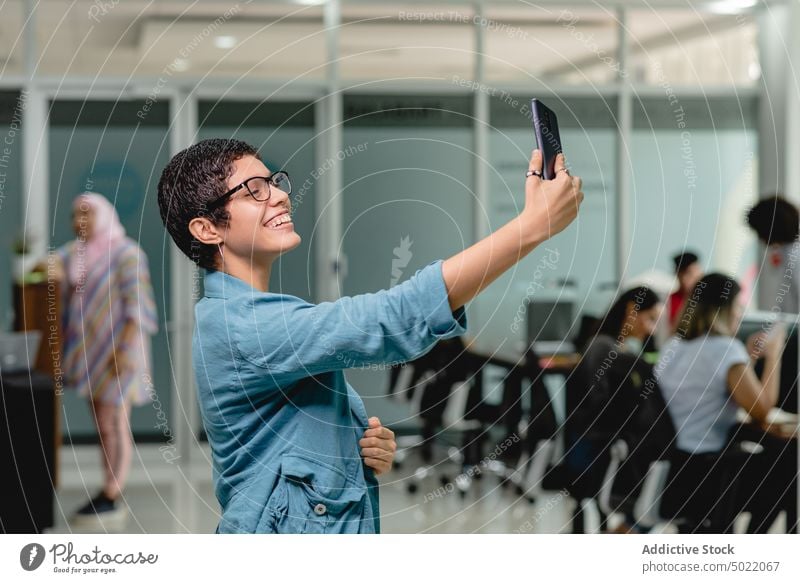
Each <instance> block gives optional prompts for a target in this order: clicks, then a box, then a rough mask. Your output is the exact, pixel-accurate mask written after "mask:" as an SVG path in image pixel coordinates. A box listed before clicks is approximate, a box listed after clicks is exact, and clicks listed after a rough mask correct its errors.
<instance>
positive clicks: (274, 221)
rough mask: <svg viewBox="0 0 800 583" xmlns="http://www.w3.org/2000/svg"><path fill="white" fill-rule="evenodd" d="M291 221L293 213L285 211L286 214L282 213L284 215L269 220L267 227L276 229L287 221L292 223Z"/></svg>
mask: <svg viewBox="0 0 800 583" xmlns="http://www.w3.org/2000/svg"><path fill="white" fill-rule="evenodd" d="M291 222H292V217H291V215H289V213H284V214H282V215H280V216H278V217H275V218H274V219H272V220H271V221H270V222H268V223H267V227H268V228H270V229H274V228H276V227H280V226H281V225H283V224H285V223H291Z"/></svg>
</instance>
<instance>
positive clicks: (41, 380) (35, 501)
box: [0, 372, 56, 534]
mask: <svg viewBox="0 0 800 583" xmlns="http://www.w3.org/2000/svg"><path fill="white" fill-rule="evenodd" d="M53 392H54V388H53V381H52V379H51V378H50V377H49V376H48V375H45V374H41V373H37V372H33V373H30V374H29V373H22V374H9V375H2V376H0V393H1V394H2V411H1V412H0V468H3V470H4V471H3V479H2V488H0V532H3V533H6V534H11V533H33V534H38V533H41V532H42V531H43V530H44V529H45V528H48V527H50V526H53V494H54V491H55V488H54V484H53V480H54V475H55V473H54V470H55V455H54V454H55V451H54V439H53V429H54V427H55V423H54V419H55V414H56V411H55V406H54V400H53Z"/></svg>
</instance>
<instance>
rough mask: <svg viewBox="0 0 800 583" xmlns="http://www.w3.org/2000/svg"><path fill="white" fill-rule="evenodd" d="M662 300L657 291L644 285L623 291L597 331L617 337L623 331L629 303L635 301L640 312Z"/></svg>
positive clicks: (600, 333) (634, 303)
mask: <svg viewBox="0 0 800 583" xmlns="http://www.w3.org/2000/svg"><path fill="white" fill-rule="evenodd" d="M660 301H661V299H660V298H659V297H658V294H657V293H656V292H654V291H653V290H651V289H650V288H649V287H645V286H643V285H640V286H638V287H634V288H631V289H629V290H628V291H626V292H623V293H622V294H621V295H620V296H619V297H618V298H617V299H616V301H615V302H614V303H613V304H612V305H611V308H610V309H609V310H608V313H607V314H606V317H605V318H604V319H603V321H602V322H601V323H600V328H599V330H598V332H597V333H598V334H599V335H604V336H611V337H612V338H617V337H618V336H619V335H620V333H621V332H622V326H623V325H624V324H625V315H626V313H627V311H628V303H630V302H633V305H634V306H636V308H635V309H636V310H637V312H639V311H642V310H649V309H650V308H652V307H653V306H655V305H656V304H657V303H659V302H660Z"/></svg>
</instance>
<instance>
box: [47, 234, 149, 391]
mask: <svg viewBox="0 0 800 583" xmlns="http://www.w3.org/2000/svg"><path fill="white" fill-rule="evenodd" d="M75 249H76V245H75V242H74V241H72V242H70V243H67V244H66V245H63V246H61V247H59V248H58V249H57V250H56V254H57V255H58V256H59V257H60V258H61V260H62V262H63V265H64V268H65V271H66V272H69V262H70V261H72V260H75V257H74V254H75ZM81 283H82V284H83V285H82V288H81V286H80V285H78V286H75V285H73V284H71V283H70V282H69V281H68V280H65V281H64V282H62V285H63V286H64V290H63V310H62V312H63V336H64V338H63V347H62V348H63V349H62V369H63V371H64V378H65V380H66V384H67V385H68V386H70V387H72V388H74V389H77V390H78V391H79V394H80V395H84V396H91V398H92V399H93V400H99V401H101V402H104V403H114V404H117V405H119V404H122V402H123V399H124V400H125V401H127V402H128V403H129V404H132V405H144V404H146V403H149V402H150V401H151V400H152V393H153V390H154V389H153V383H152V374H151V350H150V336H151V335H152V334H155V333H156V332H157V331H158V322H157V316H156V309H155V301H154V299H153V288H152V285H151V283H150V271H149V269H148V265H147V256H146V255H145V254H144V252H143V251H142V249H141V248H140V247H139V245H138V244H137V243H136V241H134V240H132V239H130V238H128V237H126V238H125V239H124V241H123V242H122V243H121V244H120V245H118V246H117V247H116V248H115V249H113V250H112V251H111V255H110V257H109V256H108V255H106V256H105V257H104V258H103V261H99V262H97V263H96V264H95V265H90V266H88V267H87V272H86V277H85V281H83V282H81ZM129 319H132V320H134V321H136V322H137V324H138V326H137V328H138V330H139V334H138V336H137V337H136V339H135V340H134V341H133V342H132V343H131V344H130V345H127V346H122V345H120V342H121V339H122V330H123V327H124V325H125V322H126V321H127V320H129ZM115 349H116V351H117V352H116V354H120V351H125V352H126V354H127V360H128V363H129V365H130V366H129V368H128V369H127V370H126V371H125V372H124V373H123V374H122V375H121V376H120V377H119V378H118V377H117V376H116V375H115V374H114V372H113V367H112V366H110V364H111V363H113V360H112V358H113V354H114V352H113V351H114V350H115Z"/></svg>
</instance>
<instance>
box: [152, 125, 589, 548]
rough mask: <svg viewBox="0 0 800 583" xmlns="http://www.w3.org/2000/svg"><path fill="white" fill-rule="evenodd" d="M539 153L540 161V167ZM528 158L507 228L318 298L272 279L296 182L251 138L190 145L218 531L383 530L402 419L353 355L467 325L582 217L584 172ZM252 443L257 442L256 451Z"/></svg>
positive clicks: (200, 345)
mask: <svg viewBox="0 0 800 583" xmlns="http://www.w3.org/2000/svg"><path fill="white" fill-rule="evenodd" d="M541 168H542V157H541V155H540V153H539V152H538V151H535V152H534V153H533V156H532V157H531V161H530V164H529V168H528V170H536V171H541ZM556 168H557V171H559V172H558V177H557V178H556V179H554V180H550V181H543V180H541V179H540V178H539V177H538V176H539V175H538V174H536V173H529V174H530V176H529V177H528V179H527V181H526V203H525V209H524V210H523V212H522V213H521V214H520V215H519V216H518V217H517V218H516V219H514V220H512V221H510V222H509V223H508V224H507V225H505V226H504V227H502V228H500V229H498V230H497V231H496V232H495V233H494V234H493V235H491V236H489V237H487V238H486V239H484V240H482V241H480V242H479V243H477V244H475V245H473V246H472V247H470V248H468V249H466V250H465V251H463V252H462V253H459V254H458V255H455V256H454V257H451V258H450V259H448V260H447V261H434V262H433V263H430V264H429V265H428V266H427V267H425V268H423V269H421V270H420V271H418V272H417V273H416V274H415V275H414V276H413V277H411V278H410V279H408V280H407V281H405V282H403V283H401V284H399V285H396V286H394V287H392V288H391V289H389V290H383V291H380V292H378V293H373V294H363V295H358V296H353V297H343V298H341V299H339V300H338V301H335V302H325V303H321V304H311V303H308V302H306V301H303V300H301V299H300V298H298V297H295V296H290V295H286V294H281V293H270V292H269V290H268V287H269V276H270V269H271V267H272V265H273V263H274V262H275V260H276V259H278V258H279V257H280V256H281V255H283V254H284V253H286V252H287V251H291V250H292V249H294V248H296V247H297V246H298V245H299V244H300V235H299V234H298V233H296V232H295V230H294V225H293V224H292V221H291V216H290V212H291V205H290V202H289V194H290V193H291V182H290V181H289V179H288V176H287V175H285V174H284V173H283V172H280V171H277V172H274V173H273V172H272V171H271V170H270V169H269V168H267V167H266V166H265V165H264V163H263V162H262V161H261V159H260V157H259V155H258V153H257V152H256V150H255V149H254V148H252V147H251V146H249V145H248V144H246V143H244V142H241V141H238V140H222V139H211V140H204V141H202V142H200V143H198V144H196V145H194V146H191V147H190V148H187V149H186V150H184V151H182V152H180V153H178V154H177V155H176V156H175V157H174V158H173V159H172V160H171V161H170V163H169V164H168V165H167V167H166V169H165V170H164V172H163V174H162V176H161V180H160V182H159V186H158V200H159V207H160V209H161V216H162V218H163V220H164V224H165V225H166V227H167V230H168V231H169V232H170V234H171V235H172V237H173V239H174V240H175V242H176V244H177V245H178V246H179V247H180V248H181V250H182V251H183V252H184V253H186V254H187V255H188V256H189V257H190V258H191V259H192V260H193V261H195V262H196V263H197V264H198V265H200V266H201V267H204V268H205V269H206V270H207V273H206V276H205V297H204V298H203V299H201V300H200V301H199V302H198V303H197V305H196V307H195V315H196V327H195V332H194V339H193V360H194V365H195V366H194V368H195V373H196V375H197V383H198V389H199V394H200V406H201V411H202V415H203V422H204V425H205V428H206V431H207V433H208V438H209V443H210V444H211V450H212V455H213V458H214V467H215V470H216V471H215V472H214V474H215V482H216V483H215V486H216V494H217V499H218V500H219V503H220V505H221V507H222V520H221V521H220V523H219V525H218V527H217V532H274V533H297V532H316V533H374V532H379V531H380V520H379V507H378V492H377V485H378V484H377V480H376V476H377V475H380V474H382V473H384V472H386V471H388V470H389V469H390V468H391V465H392V460H393V458H394V452H395V449H396V443H395V441H394V433H393V432H392V431H391V430H389V429H387V428H386V427H383V426H382V425H381V422H380V420H379V419H378V418H377V417H372V418H368V417H367V413H366V410H365V408H364V403H363V402H362V401H361V398H360V397H359V396H358V393H356V391H355V390H354V389H353V388H352V387H351V386H350V385H349V384H348V383H347V382H346V381H345V378H344V374H343V371H344V369H346V368H352V367H359V366H365V365H370V364H380V363H399V362H404V361H408V360H412V359H415V358H417V357H419V356H421V355H422V354H424V353H426V352H428V351H429V350H430V349H431V348H432V347H433V345H434V344H435V343H436V342H438V341H439V340H441V339H444V338H451V337H453V336H457V335H459V334H463V333H464V332H465V331H466V314H465V311H464V304H466V303H467V302H468V301H470V300H471V299H472V298H473V297H475V296H476V295H477V294H478V293H480V291H481V290H483V289H484V288H485V287H486V286H487V285H489V284H490V283H491V282H492V281H494V280H495V279H496V278H497V277H499V276H500V275H501V274H502V273H503V272H504V271H506V270H507V269H509V268H510V267H512V266H513V265H514V264H515V263H516V262H518V261H519V260H520V259H521V258H522V257H523V256H525V255H527V254H528V253H530V251H532V250H533V249H534V247H536V246H537V245H538V244H539V243H541V242H542V241H544V240H546V239H548V238H549V237H551V236H553V235H555V234H556V233H558V232H560V231H561V230H563V229H564V228H566V226H567V225H568V224H569V223H570V222H572V220H573V219H574V218H575V216H576V215H577V211H578V207H579V205H580V203H581V201H582V200H583V193H582V192H581V191H580V188H581V180H580V178H573V177H571V176H570V175H569V173H568V172H562V171H563V170H565V169H566V168H565V159H564V157H563V156H561V155H560V156H559V157H558V159H557V161H556ZM245 452H246V453H245Z"/></svg>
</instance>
